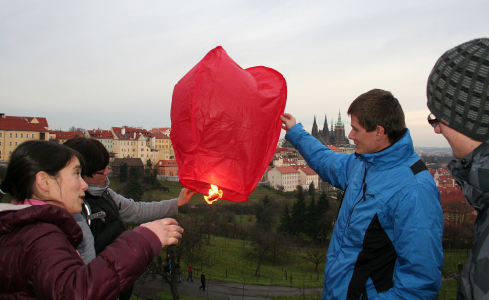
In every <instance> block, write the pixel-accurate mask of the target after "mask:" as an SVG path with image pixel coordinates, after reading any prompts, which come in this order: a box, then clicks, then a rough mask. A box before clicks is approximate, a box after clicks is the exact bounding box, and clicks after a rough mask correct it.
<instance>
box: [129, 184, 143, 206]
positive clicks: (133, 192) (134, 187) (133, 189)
mask: <svg viewBox="0 0 489 300" xmlns="http://www.w3.org/2000/svg"><path fill="white" fill-rule="evenodd" d="M124 193H125V196H126V197H127V198H132V199H134V201H137V202H139V201H141V200H142V199H143V195H144V190H143V187H142V186H141V183H139V181H137V180H131V181H130V182H129V184H128V185H127V187H126V189H125V191H124Z"/></svg>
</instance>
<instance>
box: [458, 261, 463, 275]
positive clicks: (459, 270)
mask: <svg viewBox="0 0 489 300" xmlns="http://www.w3.org/2000/svg"><path fill="white" fill-rule="evenodd" d="M463 269H464V265H463V264H462V263H461V262H458V272H459V273H462V270H463Z"/></svg>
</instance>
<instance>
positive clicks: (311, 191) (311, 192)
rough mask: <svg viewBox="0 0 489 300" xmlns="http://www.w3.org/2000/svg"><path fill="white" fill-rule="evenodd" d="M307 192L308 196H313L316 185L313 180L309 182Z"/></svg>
mask: <svg viewBox="0 0 489 300" xmlns="http://www.w3.org/2000/svg"><path fill="white" fill-rule="evenodd" d="M308 194H309V195H310V196H314V195H315V194H316V186H315V185H314V181H311V183H310V184H309V190H308Z"/></svg>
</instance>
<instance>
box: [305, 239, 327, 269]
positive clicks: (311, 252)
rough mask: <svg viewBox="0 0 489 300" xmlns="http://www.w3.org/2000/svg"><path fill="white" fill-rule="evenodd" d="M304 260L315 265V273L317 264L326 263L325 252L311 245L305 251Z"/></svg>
mask: <svg viewBox="0 0 489 300" xmlns="http://www.w3.org/2000/svg"><path fill="white" fill-rule="evenodd" d="M304 259H306V260H307V261H310V262H312V263H313V264H314V265H315V268H314V272H317V271H318V266H319V264H321V263H324V262H326V250H324V249H322V248H319V247H317V246H315V245H312V246H311V247H309V248H306V249H305V254H304Z"/></svg>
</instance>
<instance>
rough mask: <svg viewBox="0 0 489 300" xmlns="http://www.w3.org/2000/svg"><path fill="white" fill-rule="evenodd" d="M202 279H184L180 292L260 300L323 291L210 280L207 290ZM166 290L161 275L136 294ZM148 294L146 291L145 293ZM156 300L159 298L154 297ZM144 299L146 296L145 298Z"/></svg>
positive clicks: (221, 299)
mask: <svg viewBox="0 0 489 300" xmlns="http://www.w3.org/2000/svg"><path fill="white" fill-rule="evenodd" d="M200 285H201V284H200V279H198V280H195V279H194V281H193V282H191V281H187V280H185V279H184V280H183V281H182V283H179V284H178V293H179V295H181V296H189V297H195V298H201V299H217V300H239V299H240V300H258V299H269V298H267V297H270V296H296V295H303V294H312V293H322V291H323V289H322V288H312V289H300V288H292V287H284V286H263V285H251V284H243V283H236V282H222V281H212V280H208V281H207V282H206V287H205V291H202V290H199V286H200ZM140 289H141V290H143V291H146V292H148V291H150V290H153V291H165V292H168V293H171V290H170V285H169V284H168V283H166V282H165V280H164V279H163V278H162V277H161V276H156V279H148V281H147V282H145V284H144V285H143V286H136V288H135V290H134V294H136V293H137V291H138V290H140ZM144 294H146V293H144ZM143 297H148V296H143ZM153 298H154V299H155V300H156V299H158V298H155V297H153ZM143 299H144V298H143Z"/></svg>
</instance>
